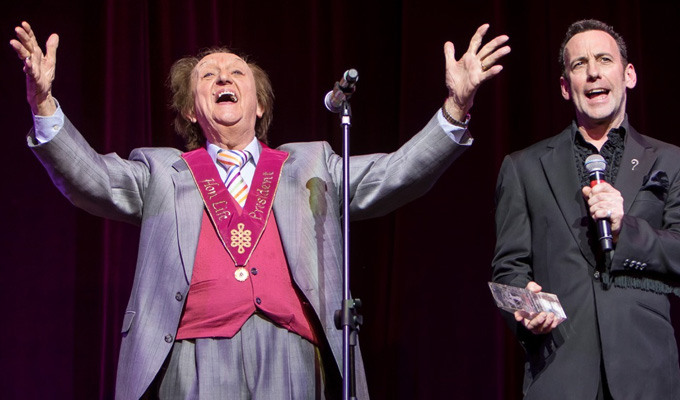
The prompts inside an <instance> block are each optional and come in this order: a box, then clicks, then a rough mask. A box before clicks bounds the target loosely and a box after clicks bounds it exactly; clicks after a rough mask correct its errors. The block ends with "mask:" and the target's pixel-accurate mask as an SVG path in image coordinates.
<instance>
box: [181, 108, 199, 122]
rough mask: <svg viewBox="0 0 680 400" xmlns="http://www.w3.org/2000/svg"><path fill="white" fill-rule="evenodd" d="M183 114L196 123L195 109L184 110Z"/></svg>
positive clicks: (185, 117)
mask: <svg viewBox="0 0 680 400" xmlns="http://www.w3.org/2000/svg"><path fill="white" fill-rule="evenodd" d="M182 116H183V117H184V119H186V120H187V121H189V122H191V123H192V124H195V123H196V114H195V113H194V110H193V109H191V110H188V111H185V112H183V113H182Z"/></svg>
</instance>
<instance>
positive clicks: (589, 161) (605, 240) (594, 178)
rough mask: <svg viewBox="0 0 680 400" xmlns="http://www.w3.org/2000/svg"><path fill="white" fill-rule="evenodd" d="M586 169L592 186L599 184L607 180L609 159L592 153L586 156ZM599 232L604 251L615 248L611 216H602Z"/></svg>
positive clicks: (598, 221) (599, 220) (599, 222)
mask: <svg viewBox="0 0 680 400" xmlns="http://www.w3.org/2000/svg"><path fill="white" fill-rule="evenodd" d="M584 164H585V167H586V170H587V171H588V173H589V174H590V187H591V188H592V187H593V186H595V185H597V184H598V183H600V182H606V181H605V179H604V171H605V170H606V169H607V161H605V159H604V157H602V156H601V155H599V154H591V155H589V156H588V158H586V162H585V163H584ZM597 233H598V235H599V239H600V245H601V246H602V251H604V252H605V253H606V252H609V251H612V250H613V249H614V242H613V240H612V223H611V221H610V220H609V218H601V219H598V220H597Z"/></svg>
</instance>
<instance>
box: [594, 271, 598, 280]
mask: <svg viewBox="0 0 680 400" xmlns="http://www.w3.org/2000/svg"><path fill="white" fill-rule="evenodd" d="M593 276H594V277H595V279H600V271H595V273H594V274H593Z"/></svg>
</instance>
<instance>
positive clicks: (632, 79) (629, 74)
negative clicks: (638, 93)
mask: <svg viewBox="0 0 680 400" xmlns="http://www.w3.org/2000/svg"><path fill="white" fill-rule="evenodd" d="M623 80H624V81H625V82H626V87H627V88H628V89H632V88H634V87H635V85H636V84H637V73H636V72H635V67H633V64H628V65H626V69H625V70H624V71H623Z"/></svg>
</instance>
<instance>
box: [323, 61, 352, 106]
mask: <svg viewBox="0 0 680 400" xmlns="http://www.w3.org/2000/svg"><path fill="white" fill-rule="evenodd" d="M358 80H359V72H357V70H356V69H354V68H352V69H348V70H347V71H345V73H344V74H343V75H342V79H340V82H335V85H334V86H333V90H331V91H330V92H328V93H326V97H325V98H324V101H323V102H324V104H325V105H326V108H327V109H328V111H330V112H334V113H339V112H340V111H342V103H344V102H345V100H349V98H350V96H352V93H354V91H355V90H356V86H355V85H356V83H357V81H358Z"/></svg>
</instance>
